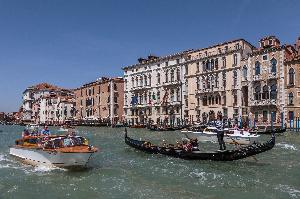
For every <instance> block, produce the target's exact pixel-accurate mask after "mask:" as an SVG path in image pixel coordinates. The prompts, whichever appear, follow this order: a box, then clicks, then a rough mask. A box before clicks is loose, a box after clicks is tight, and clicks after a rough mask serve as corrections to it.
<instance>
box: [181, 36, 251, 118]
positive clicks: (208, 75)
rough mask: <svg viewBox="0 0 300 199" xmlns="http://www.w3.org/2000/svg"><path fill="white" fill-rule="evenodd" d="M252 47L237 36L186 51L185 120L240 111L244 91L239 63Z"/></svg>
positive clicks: (222, 115)
mask: <svg viewBox="0 0 300 199" xmlns="http://www.w3.org/2000/svg"><path fill="white" fill-rule="evenodd" d="M253 48H254V47H253V46H252V45H251V44H250V43H248V42H247V41H245V40H243V39H239V40H234V41H229V42H225V43H222V44H218V45H215V46H212V47H208V48H204V49H198V50H194V51H192V52H191V53H189V55H188V60H187V63H186V64H187V66H188V74H187V75H186V78H187V81H188V103H187V104H188V108H187V109H186V116H187V117H188V118H186V119H188V120H189V121H190V122H206V121H208V120H212V119H222V118H224V117H226V118H237V117H238V116H239V115H241V114H242V110H243V107H246V106H247V102H245V100H243V99H244V98H245V96H247V92H245V90H243V89H242V83H241V68H242V67H241V62H242V60H243V59H245V58H246V56H247V54H248V53H250V52H252V49H253Z"/></svg>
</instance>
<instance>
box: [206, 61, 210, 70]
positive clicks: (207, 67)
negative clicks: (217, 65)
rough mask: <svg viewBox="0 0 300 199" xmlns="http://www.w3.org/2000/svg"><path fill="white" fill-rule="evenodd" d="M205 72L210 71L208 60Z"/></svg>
mask: <svg viewBox="0 0 300 199" xmlns="http://www.w3.org/2000/svg"><path fill="white" fill-rule="evenodd" d="M206 70H208V71H210V62H209V60H207V61H206Z"/></svg>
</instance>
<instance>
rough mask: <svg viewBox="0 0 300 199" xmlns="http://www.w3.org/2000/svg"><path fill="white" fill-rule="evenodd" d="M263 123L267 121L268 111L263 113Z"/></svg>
mask: <svg viewBox="0 0 300 199" xmlns="http://www.w3.org/2000/svg"><path fill="white" fill-rule="evenodd" d="M263 121H264V122H266V121H268V111H263Z"/></svg>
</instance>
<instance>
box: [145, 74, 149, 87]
mask: <svg viewBox="0 0 300 199" xmlns="http://www.w3.org/2000/svg"><path fill="white" fill-rule="evenodd" d="M144 81H145V86H147V85H148V79H147V76H146V75H144Z"/></svg>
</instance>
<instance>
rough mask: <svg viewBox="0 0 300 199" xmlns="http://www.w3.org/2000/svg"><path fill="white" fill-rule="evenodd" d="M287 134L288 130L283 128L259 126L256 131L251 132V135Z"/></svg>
mask: <svg viewBox="0 0 300 199" xmlns="http://www.w3.org/2000/svg"><path fill="white" fill-rule="evenodd" d="M284 132H286V128H281V127H279V126H274V127H273V128H272V127H271V126H265V125H263V126H257V127H256V128H255V129H253V130H251V131H250V133H256V134H272V133H284Z"/></svg>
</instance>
